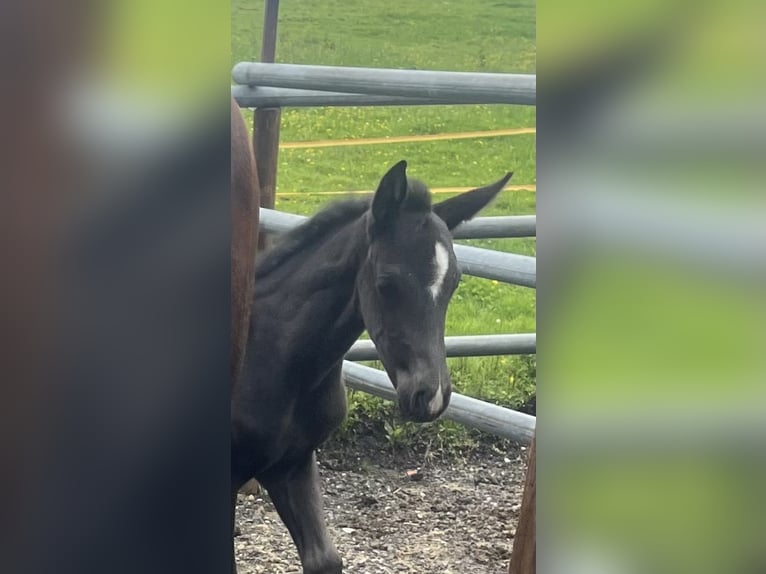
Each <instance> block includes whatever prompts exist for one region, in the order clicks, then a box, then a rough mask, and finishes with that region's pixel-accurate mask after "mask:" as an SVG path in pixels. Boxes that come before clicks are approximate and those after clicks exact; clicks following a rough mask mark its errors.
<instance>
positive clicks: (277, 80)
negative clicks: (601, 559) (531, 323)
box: [232, 62, 537, 444]
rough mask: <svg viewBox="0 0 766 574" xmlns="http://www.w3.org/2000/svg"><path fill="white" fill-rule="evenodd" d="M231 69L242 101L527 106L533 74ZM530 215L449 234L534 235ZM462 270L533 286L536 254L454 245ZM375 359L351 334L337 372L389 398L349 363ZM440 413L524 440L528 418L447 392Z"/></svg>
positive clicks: (533, 346)
mask: <svg viewBox="0 0 766 574" xmlns="http://www.w3.org/2000/svg"><path fill="white" fill-rule="evenodd" d="M232 76H233V78H234V80H235V82H237V83H238V84H240V85H237V86H233V87H232V95H234V97H235V98H236V99H237V101H238V102H239V104H240V105H241V106H243V107H267V106H278V107H282V106H360V105H361V106H379V105H436V104H450V105H451V104H516V105H534V104H535V97H536V95H535V94H536V78H535V76H534V75H526V74H483V73H468V72H434V71H424V70H391V69H372V68H343V67H333V66H305V65H293V64H268V63H252V62H242V63H239V64H237V65H236V66H235V67H234V70H233V73H232ZM305 219H306V218H305V217H302V216H299V215H293V214H288V213H282V212H279V211H276V210H272V209H265V208H261V219H260V225H261V229H262V230H263V231H265V232H267V233H283V232H286V231H288V230H290V229H292V228H294V227H296V226H297V225H300V223H301V222H303V221H304V220H305ZM536 224H537V221H536V218H535V216H510V217H480V218H477V219H475V220H473V221H471V222H467V223H465V224H463V225H461V226H460V227H458V228H457V229H456V230H455V233H454V236H455V238H456V239H474V238H505V237H535V236H536V234H537V225H536ZM455 255H456V256H457V259H458V262H459V264H460V267H461V269H462V271H463V273H466V274H469V275H474V276H477V277H483V278H487V279H494V280H497V281H502V282H505V283H510V284H514V285H520V286H524V287H530V288H535V286H536V281H537V279H536V277H537V272H536V258H535V257H529V256H525V255H518V254H514V253H504V252H499V251H493V250H490V249H481V248H478V247H472V246H468V245H459V244H456V245H455ZM445 343H446V349H447V356H448V357H468V356H488V355H505V354H534V353H536V352H537V340H536V334H535V333H523V334H512V335H482V336H472V337H447V338H446V339H445ZM376 358H377V352H376V350H375V346H374V344H373V343H372V342H371V341H357V343H356V344H354V345H353V346H352V348H351V349H350V350H349V352H348V354H347V355H346V359H347V360H346V361H344V366H343V378H344V381H345V383H346V385H347V386H348V387H349V388H352V389H356V390H362V391H365V392H368V393H371V394H373V395H376V396H379V397H383V398H386V399H389V400H395V398H396V391H395V390H394V388H393V385H392V384H391V381H390V380H389V378H388V376H387V375H386V373H385V372H383V371H380V370H377V369H372V368H369V367H365V366H363V365H358V364H355V363H353V362H351V361H368V360H374V359H376ZM443 416H444V418H447V419H451V420H455V421H457V422H460V423H462V424H465V425H467V426H471V427H473V428H477V429H480V430H483V431H486V432H490V433H493V434H496V435H498V436H503V437H507V438H511V439H514V440H517V441H519V442H522V443H525V444H528V443H529V442H530V441H531V440H532V437H533V435H534V428H535V417H533V416H530V415H527V414H524V413H520V412H518V411H514V410H512V409H507V408H504V407H500V406H497V405H494V404H491V403H487V402H484V401H480V400H477V399H474V398H471V397H466V396H463V395H460V394H457V393H453V395H452V399H451V401H450V405H449V407H448V408H447V410H446V411H445V413H444V415H443Z"/></svg>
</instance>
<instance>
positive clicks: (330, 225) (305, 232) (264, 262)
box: [255, 178, 431, 276]
mask: <svg viewBox="0 0 766 574" xmlns="http://www.w3.org/2000/svg"><path fill="white" fill-rule="evenodd" d="M407 184H408V188H409V189H408V192H407V197H406V198H405V200H404V204H403V205H402V208H403V209H404V210H406V211H430V210H431V192H430V191H429V190H428V187H426V185H425V184H424V183H423V182H422V181H420V180H417V179H413V178H407ZM371 201H372V196H370V197H365V198H363V199H347V200H344V201H336V202H333V203H331V204H330V205H328V206H327V207H325V208H324V209H322V210H321V211H319V212H317V213H316V214H315V215H313V216H312V217H310V218H309V219H308V220H307V221H305V222H303V223H301V224H300V225H299V226H298V227H296V228H295V229H293V230H291V231H289V232H288V233H286V234H285V235H283V236H282V237H280V238H279V239H278V240H277V242H276V243H275V245H274V246H273V247H272V248H271V249H269V250H268V251H266V252H265V253H263V254H262V255H260V256H259V258H258V260H257V262H256V265H255V272H256V275H258V276H265V275H268V274H269V273H271V272H273V271H274V270H275V269H277V268H278V267H280V266H281V265H282V264H283V263H284V262H285V261H287V260H288V259H290V258H291V257H292V256H293V255H295V254H296V253H298V252H300V251H303V249H304V248H306V247H307V246H309V245H313V244H316V243H317V242H318V241H319V240H320V239H322V238H323V237H324V236H326V235H327V234H328V233H329V232H331V231H333V230H335V229H337V228H338V227H340V226H342V225H345V224H346V223H348V222H350V221H353V220H355V219H357V218H359V217H361V216H362V214H364V212H366V211H367V210H368V209H369V207H370V202H371Z"/></svg>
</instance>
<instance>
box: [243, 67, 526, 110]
mask: <svg viewBox="0 0 766 574" xmlns="http://www.w3.org/2000/svg"><path fill="white" fill-rule="evenodd" d="M232 77H233V79H234V81H235V82H236V83H237V84H241V85H248V86H267V87H274V88H293V89H304V90H320V91H334V92H346V93H350V94H370V95H375V96H397V97H410V98H412V97H414V98H433V99H438V100H443V101H444V102H445V103H452V102H454V103H458V102H462V101H465V100H466V99H471V100H472V101H474V102H475V103H480V104H520V105H535V102H536V97H537V77H536V76H535V75H534V74H488V73H475V72H437V71H432V70H397V69H390V68H351V67H341V66H309V65H302V64H267V63H261V62H239V63H238V64H236V65H235V66H234V69H233V70H232Z"/></svg>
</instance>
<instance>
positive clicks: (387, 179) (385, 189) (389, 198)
mask: <svg viewBox="0 0 766 574" xmlns="http://www.w3.org/2000/svg"><path fill="white" fill-rule="evenodd" d="M406 197H407V162H406V161H404V160H402V161H400V162H399V163H397V164H396V165H395V166H393V167H392V168H391V169H389V170H388V172H386V175H384V176H383V178H382V179H381V180H380V184H379V185H378V189H377V190H376V191H375V196H374V197H373V198H372V207H371V210H372V224H373V225H375V226H380V225H386V224H387V223H390V222H391V221H392V220H393V219H394V217H396V215H397V214H398V213H399V208H400V207H401V205H402V203H404V199H405V198H406Z"/></svg>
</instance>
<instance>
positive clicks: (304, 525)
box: [261, 452, 343, 574]
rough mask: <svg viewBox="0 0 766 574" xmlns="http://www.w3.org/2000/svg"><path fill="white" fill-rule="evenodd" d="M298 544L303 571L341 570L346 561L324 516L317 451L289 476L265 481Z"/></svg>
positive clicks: (323, 573)
mask: <svg viewBox="0 0 766 574" xmlns="http://www.w3.org/2000/svg"><path fill="white" fill-rule="evenodd" d="M261 483H262V484H263V486H265V487H266V490H267V491H268V492H269V496H271V500H272V502H273V503H274V506H275V507H276V509H277V512H278V513H279V516H280V518H282V522H284V523H285V525H286V526H287V529H288V530H289V531H290V535H291V536H292V537H293V541H294V542H295V545H296V546H297V548H298V555H299V556H300V558H301V564H302V565H303V574H341V572H342V571H343V561H342V560H341V558H340V555H339V554H338V551H337V550H336V549H335V546H334V545H333V543H332V541H331V540H330V536H329V534H328V532H327V526H326V525H325V522H324V517H323V516H322V494H321V493H320V491H319V474H318V472H317V464H316V458H315V456H314V453H313V452H312V453H311V454H310V455H309V456H307V457H306V460H305V461H303V462H302V463H301V464H299V465H298V466H297V467H295V468H294V470H293V471H292V472H291V473H290V474H289V475H287V476H285V477H284V478H282V479H279V480H266V481H263V480H262V481H261Z"/></svg>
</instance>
